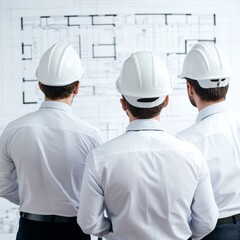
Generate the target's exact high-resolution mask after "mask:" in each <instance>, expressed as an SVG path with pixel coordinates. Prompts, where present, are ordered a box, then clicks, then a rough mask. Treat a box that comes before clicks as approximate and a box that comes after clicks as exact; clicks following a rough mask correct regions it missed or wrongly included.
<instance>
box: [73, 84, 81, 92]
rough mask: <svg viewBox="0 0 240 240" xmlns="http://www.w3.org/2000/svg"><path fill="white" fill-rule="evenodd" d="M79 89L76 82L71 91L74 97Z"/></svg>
mask: <svg viewBox="0 0 240 240" xmlns="http://www.w3.org/2000/svg"><path fill="white" fill-rule="evenodd" d="M79 87H80V81H78V82H77V84H76V85H75V86H74V89H73V94H74V95H77V94H78V90H79Z"/></svg>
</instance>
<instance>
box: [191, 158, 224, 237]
mask: <svg viewBox="0 0 240 240" xmlns="http://www.w3.org/2000/svg"><path fill="white" fill-rule="evenodd" d="M200 160H201V161H200V166H199V171H198V178H199V182H198V186H197V189H196V191H195V195H194V199H193V202H192V206H191V209H192V220H191V222H190V227H191V230H192V239H193V240H199V239H202V238H203V237H204V236H206V235H207V234H209V233H210V232H211V231H212V230H213V229H214V228H215V226H216V223H217V219H218V215H219V211H218V207H217V205H216V202H215V199H214V195H213V190H212V185H211V180H210V174H209V170H208V167H207V164H206V161H205V159H204V158H203V156H202V159H200Z"/></svg>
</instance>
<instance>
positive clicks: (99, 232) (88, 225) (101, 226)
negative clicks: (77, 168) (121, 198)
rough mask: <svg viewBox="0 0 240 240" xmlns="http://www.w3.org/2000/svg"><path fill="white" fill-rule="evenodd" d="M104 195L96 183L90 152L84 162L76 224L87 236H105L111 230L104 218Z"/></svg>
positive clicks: (107, 220)
mask: <svg viewBox="0 0 240 240" xmlns="http://www.w3.org/2000/svg"><path fill="white" fill-rule="evenodd" d="M104 210H105V209H104V193H103V190H102V188H101V186H100V184H99V182H98V181H97V175H96V170H95V165H94V157H93V154H92V152H91V153H90V154H89V155H88V157H87V160H86V166H85V171H84V175H83V182H82V188H81V194H80V205H79V211H78V216H77V220H78V224H79V225H80V227H81V228H82V230H83V231H84V232H85V233H87V234H92V235H96V236H106V235H107V234H108V232H109V231H110V229H111V222H110V220H109V219H108V218H107V217H105V216H104Z"/></svg>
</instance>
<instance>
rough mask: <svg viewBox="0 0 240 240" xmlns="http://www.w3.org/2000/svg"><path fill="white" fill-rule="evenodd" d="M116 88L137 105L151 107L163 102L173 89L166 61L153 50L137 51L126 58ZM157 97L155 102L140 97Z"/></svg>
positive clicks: (131, 102)
mask: <svg viewBox="0 0 240 240" xmlns="http://www.w3.org/2000/svg"><path fill="white" fill-rule="evenodd" d="M116 88H117V90H118V92H120V93H121V94H122V95H123V96H124V97H125V98H126V100H127V101H128V102H129V103H130V104H132V105H133V106H135V107H140V108H151V107H155V106H157V105H159V104H161V103H162V102H163V101H164V100H165V98H166V96H167V95H168V94H169V93H170V91H171V83H170V77H169V74H168V70H167V67H166V65H165V63H164V62H163V61H162V60H161V59H160V58H158V57H157V56H156V55H155V54H154V53H153V52H151V51H141V52H135V53H133V54H131V55H130V57H129V58H127V59H126V60H125V62H124V63H123V65H122V68H121V70H120V76H119V78H118V79H117V82H116ZM146 98H156V100H155V101H153V102H145V101H144V102H140V101H138V100H139V99H146Z"/></svg>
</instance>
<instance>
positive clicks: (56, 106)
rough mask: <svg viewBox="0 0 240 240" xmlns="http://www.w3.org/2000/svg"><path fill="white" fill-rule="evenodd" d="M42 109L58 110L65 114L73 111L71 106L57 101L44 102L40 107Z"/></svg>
mask: <svg viewBox="0 0 240 240" xmlns="http://www.w3.org/2000/svg"><path fill="white" fill-rule="evenodd" d="M42 108H53V109H58V110H62V111H65V112H71V111H72V108H71V106H69V105H68V104H66V103H63V102H57V101H44V102H43V103H42V104H41V106H40V109H42Z"/></svg>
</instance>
